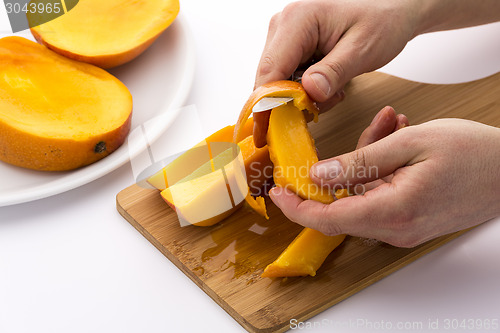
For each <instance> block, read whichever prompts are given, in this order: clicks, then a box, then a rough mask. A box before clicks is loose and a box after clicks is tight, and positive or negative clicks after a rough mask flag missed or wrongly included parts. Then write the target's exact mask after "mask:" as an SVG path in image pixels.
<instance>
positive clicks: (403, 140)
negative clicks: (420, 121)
mask: <svg viewBox="0 0 500 333" xmlns="http://www.w3.org/2000/svg"><path fill="white" fill-rule="evenodd" d="M410 129H411V127H408V128H403V129H401V130H399V131H397V132H395V133H393V134H391V135H389V136H387V137H385V138H383V139H381V140H379V141H377V142H375V143H372V144H370V145H368V146H365V147H363V148H360V149H357V150H355V151H353V152H351V153H347V154H344V155H340V156H337V157H334V158H330V159H327V160H324V161H320V162H318V163H316V164H314V165H313V166H312V167H311V170H310V177H311V179H312V180H313V181H314V182H316V183H317V184H319V185H322V186H325V185H326V186H329V187H330V188H335V185H337V186H338V185H342V186H346V185H347V186H353V185H356V184H364V183H367V182H371V181H374V180H377V179H380V178H382V177H385V176H388V175H390V174H392V173H393V172H394V171H396V170H397V169H399V168H401V167H404V166H406V165H409V164H413V163H414V162H413V161H414V159H415V158H416V157H417V156H418V149H415V147H417V146H416V144H415V140H413V139H412V135H407V132H411V130H410Z"/></svg>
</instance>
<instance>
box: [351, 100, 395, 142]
mask: <svg viewBox="0 0 500 333" xmlns="http://www.w3.org/2000/svg"><path fill="white" fill-rule="evenodd" d="M396 123H397V116H396V112H395V111H394V109H393V108H392V107H390V106H386V107H385V108H383V109H382V110H380V111H379V112H378V113H377V115H376V116H375V117H374V118H373V120H372V122H371V124H370V126H368V127H367V128H366V129H365V130H364V131H363V133H361V136H360V137H359V140H358V145H357V146H356V149H359V148H363V147H364V146H368V145H369V144H371V143H374V142H375V141H378V140H380V139H382V138H385V137H386V136H388V135H389V134H391V133H392V132H393V131H394V128H395V126H396Z"/></svg>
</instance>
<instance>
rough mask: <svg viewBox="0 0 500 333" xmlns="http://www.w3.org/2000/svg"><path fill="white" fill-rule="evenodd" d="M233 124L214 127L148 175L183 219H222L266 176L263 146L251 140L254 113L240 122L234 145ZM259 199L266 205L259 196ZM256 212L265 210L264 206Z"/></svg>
mask: <svg viewBox="0 0 500 333" xmlns="http://www.w3.org/2000/svg"><path fill="white" fill-rule="evenodd" d="M234 127H235V126H234V125H233V126H226V127H224V128H222V129H220V130H218V131H217V132H215V133H213V134H212V135H210V136H208V137H207V138H206V139H205V140H203V141H201V142H200V143H198V144H197V145H196V146H194V147H193V148H191V149H190V150H188V151H186V152H185V153H184V154H182V155H181V156H179V157H178V158H177V159H175V160H174V161H172V162H171V163H170V164H169V165H167V166H166V167H164V168H163V169H161V170H159V171H158V172H157V173H155V174H154V175H153V176H151V177H150V178H148V179H147V181H148V183H149V184H151V185H153V186H154V187H156V188H157V189H159V190H161V191H162V192H161V196H162V198H163V199H164V200H165V201H166V202H167V204H168V205H169V206H170V207H171V208H172V209H174V210H176V212H177V214H178V216H179V220H180V222H181V224H184V225H185V224H193V225H196V226H211V225H214V224H216V223H218V222H220V221H222V220H223V219H225V218H226V217H228V216H229V215H231V214H232V213H233V212H234V211H236V210H237V209H238V208H240V207H241V204H242V201H243V199H245V200H246V201H247V202H248V201H249V200H248V197H252V196H251V193H250V191H249V190H251V189H260V188H261V187H262V185H263V184H264V182H265V181H266V180H267V177H266V174H265V173H264V172H261V170H262V169H266V168H271V167H272V164H271V161H270V159H269V152H268V149H267V147H263V148H256V147H255V145H254V143H253V137H252V135H251V133H252V128H253V119H249V121H248V122H247V123H246V125H245V127H244V128H243V132H242V133H243V135H242V136H243V137H244V139H243V140H242V141H240V142H239V143H238V146H237V147H236V146H235V145H234V144H233V143H232V138H233V133H234ZM224 147H226V148H227V147H230V148H227V149H225V148H224ZM236 150H238V151H239V153H238V154H237V155H238V160H237V162H236V161H234V158H235V155H234V152H235V151H236ZM236 166H237V167H236ZM221 169H224V172H225V175H224V174H222V172H221V171H220V170H221ZM245 175H246V178H245V177H244V176H245ZM247 181H248V182H249V183H251V186H250V188H249V187H248V186H247ZM245 194H246V197H245ZM252 198H253V197H252ZM257 200H258V201H256V202H258V203H259V205H260V206H264V207H265V204H264V199H263V198H262V197H258V198H257ZM250 202H251V203H253V202H255V199H253V200H252V201H250ZM260 206H259V207H260ZM259 207H256V209H259ZM259 213H260V214H261V215H263V216H267V215H266V213H265V210H264V211H262V210H260V211H259Z"/></svg>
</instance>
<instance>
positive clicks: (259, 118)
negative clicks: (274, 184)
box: [253, 90, 345, 148]
mask: <svg viewBox="0 0 500 333" xmlns="http://www.w3.org/2000/svg"><path fill="white" fill-rule="evenodd" d="M344 97H345V92H344V90H340V91H339V92H337V94H335V95H334V97H333V98H332V99H331V102H334V103H335V104H336V103H339V102H340V101H342V100H343V99H344ZM320 113H322V110H321V109H320ZM270 117H271V110H267V111H261V112H256V113H254V114H253V141H254V144H255V146H256V147H257V148H262V147H264V146H265V145H266V144H267V129H268V128H269V118H270ZM304 117H305V119H306V121H307V122H310V121H312V120H313V119H314V115H313V114H311V113H310V112H309V111H307V110H304Z"/></svg>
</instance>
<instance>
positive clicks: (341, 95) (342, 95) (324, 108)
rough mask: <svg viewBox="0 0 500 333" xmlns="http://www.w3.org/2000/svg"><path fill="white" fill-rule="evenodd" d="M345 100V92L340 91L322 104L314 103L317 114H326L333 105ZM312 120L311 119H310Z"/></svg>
mask: <svg viewBox="0 0 500 333" xmlns="http://www.w3.org/2000/svg"><path fill="white" fill-rule="evenodd" d="M344 98H345V90H344V89H341V90H339V91H337V92H336V93H335V95H333V97H332V98H330V99H329V100H328V101H326V102H323V103H316V105H317V106H318V109H319V113H320V114H321V113H323V112H327V111H329V110H331V109H332V108H333V107H334V106H335V105H337V104H338V103H340V102H342V101H343V100H344ZM311 120H312V117H311Z"/></svg>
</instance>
